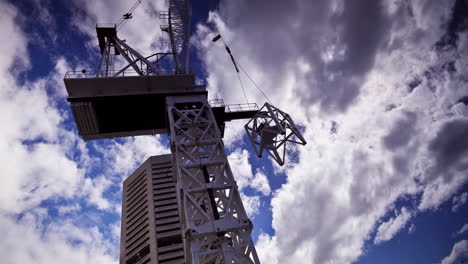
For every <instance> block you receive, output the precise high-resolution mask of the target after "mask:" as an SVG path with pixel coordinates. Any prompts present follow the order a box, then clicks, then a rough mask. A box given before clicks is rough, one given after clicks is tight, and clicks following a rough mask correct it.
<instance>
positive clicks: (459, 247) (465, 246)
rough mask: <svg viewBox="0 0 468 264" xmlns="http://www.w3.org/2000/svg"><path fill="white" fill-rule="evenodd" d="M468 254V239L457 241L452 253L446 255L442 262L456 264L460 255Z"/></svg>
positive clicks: (443, 263)
mask: <svg viewBox="0 0 468 264" xmlns="http://www.w3.org/2000/svg"><path fill="white" fill-rule="evenodd" d="M467 255H468V240H461V241H458V242H457V243H455V245H453V248H452V252H450V255H448V256H446V257H445V258H444V259H443V260H442V264H454V263H456V261H457V259H458V258H460V257H463V256H464V257H466V256H467Z"/></svg>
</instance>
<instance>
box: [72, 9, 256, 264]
mask: <svg viewBox="0 0 468 264" xmlns="http://www.w3.org/2000/svg"><path fill="white" fill-rule="evenodd" d="M189 14H190V12H189V10H188V3H187V1H186V0H171V1H170V5H169V11H168V12H164V13H162V14H161V18H162V19H164V20H165V21H166V23H165V24H163V25H162V26H161V29H162V30H163V31H166V32H168V33H169V39H170V43H171V46H172V50H171V52H166V53H154V54H153V55H150V56H147V57H144V56H142V55H141V54H140V53H138V52H137V51H136V50H135V49H133V48H132V47H131V46H130V45H129V44H128V43H126V42H125V41H122V40H121V39H120V38H119V37H118V36H117V26H116V25H98V26H97V27H96V32H97V37H98V41H99V47H100V51H101V60H100V63H99V66H98V69H97V71H96V72H89V71H85V70H83V71H82V72H68V73H67V74H66V76H65V79H64V82H65V86H66V88H67V92H68V95H69V96H68V98H67V100H68V101H69V102H70V104H71V109H72V113H73V117H74V119H75V121H76V124H77V127H78V132H79V134H80V135H81V136H82V137H83V138H84V139H85V140H93V139H104V138H115V137H125V136H135V135H151V134H160V133H168V134H169V135H170V142H171V152H172V170H173V173H174V176H175V177H174V183H171V184H175V190H176V193H177V196H176V197H177V206H178V208H179V209H178V210H179V211H180V221H179V222H178V223H179V226H180V231H181V232H180V233H181V234H182V238H183V239H182V240H183V250H184V251H185V259H183V261H181V260H180V259H177V260H173V261H172V260H171V261H172V262H171V261H169V262H164V261H162V260H159V261H157V259H158V257H154V256H153V257H151V256H149V257H147V255H148V254H150V252H153V251H154V252H158V251H157V250H155V249H151V245H153V246H154V245H156V244H157V240H155V239H152V240H151V239H150V238H151V237H155V235H151V234H149V233H147V232H149V231H148V230H151V228H147V227H145V226H144V225H143V224H144V223H146V224H148V223H149V225H151V223H152V222H154V221H155V223H153V224H152V225H156V226H158V223H157V221H158V220H157V219H156V220H154V221H153V220H150V219H154V217H153V216H151V214H152V213H151V212H153V211H154V210H157V208H156V207H154V206H149V205H151V204H153V202H149V200H151V199H149V198H145V199H147V200H144V199H143V198H141V197H143V196H141V197H140V196H138V195H144V194H145V193H147V194H148V195H149V194H150V193H152V189H151V191H142V190H143V189H141V190H140V189H138V190H137V191H132V193H133V192H136V193H138V195H136V194H133V196H129V197H127V193H126V191H127V187H125V186H126V185H124V189H125V190H124V205H123V206H124V207H123V214H122V217H123V218H122V222H123V224H122V226H123V228H126V226H127V225H128V226H132V228H133V229H132V230H136V231H135V233H131V230H128V233H127V231H125V234H127V235H128V236H127V235H123V236H122V246H123V245H125V249H124V251H123V255H122V254H121V263H125V264H139V263H168V264H169V263H171V264H172V263H188V264H198V263H213V264H214V263H216V264H217V263H229V264H231V263H255V264H257V263H259V260H258V257H257V253H256V251H255V247H254V244H253V241H252V239H251V232H252V228H253V227H252V223H251V221H250V220H249V218H248V216H247V214H246V212H245V209H244V207H243V205H242V201H241V198H240V194H239V190H238V187H237V184H236V181H235V180H234V176H233V174H232V171H231V168H230V166H229V163H228V160H227V157H226V154H225V152H224V144H223V141H222V135H223V133H224V122H226V121H230V120H233V119H239V118H252V117H253V116H254V115H255V114H256V113H257V112H258V107H256V104H249V105H237V106H236V107H233V106H231V107H230V106H225V105H224V104H223V102H222V101H217V102H216V104H214V105H210V104H209V103H208V101H207V91H206V88H205V87H204V86H202V85H196V84H195V81H194V80H195V78H194V75H193V74H191V73H190V72H189V69H188V57H189V52H188V51H189V39H188V36H189V29H190V18H189ZM118 56H119V57H120V58H123V59H124V61H125V62H126V66H124V67H119V68H118V69H116V67H117V65H119V64H118V63H117V62H116V61H117V59H118ZM171 58H172V59H171ZM168 59H171V60H170V61H171V63H172V65H173V67H170V68H167V67H165V66H167V61H168ZM212 106H213V107H212ZM142 166H143V165H142ZM135 177H136V176H135ZM154 177H156V176H154ZM133 178H134V177H133V176H132V177H130V178H129V179H133ZM145 179H146V178H145ZM149 179H150V178H148V180H141V181H143V182H148V184H149V182H150V180H149ZM153 184H156V183H154V182H153ZM165 184H166V185H167V184H169V182H168V183H165ZM128 185H129V186H140V188H143V187H141V186H147V185H143V184H140V185H137V184H134V185H130V183H129V184H128ZM155 186H156V185H155ZM128 188H130V187H128ZM135 188H136V187H135ZM145 188H149V187H145ZM154 188H156V187H154ZM148 190H150V189H148ZM154 194H155V195H157V189H154ZM128 195H130V194H128ZM145 197H147V196H145ZM148 197H149V196H148ZM127 199H128V200H127ZM148 199H149V200H148ZM171 199H173V198H171ZM142 201H147V203H146V207H145V205H144V204H145V203H143V202H142ZM130 206H133V207H131V208H127V207H130ZM155 206H156V205H155ZM132 208H133V209H132ZM135 208H136V209H135ZM145 208H146V209H145ZM151 208H153V209H151ZM154 208H156V209H154ZM124 209H125V210H124ZM133 214H135V215H133ZM145 215H149V216H150V217H146V218H145ZM156 215H157V214H156ZM142 219H143V220H144V219H147V220H145V221H146V222H145V221H143V220H142ZM138 221H140V222H138ZM148 221H149V222H148ZM139 225H142V226H141V227H140V226H139ZM173 225H176V222H174V223H173ZM122 230H123V231H122V232H124V229H122ZM144 230H146V231H144ZM145 232H146V233H145ZM146 235H148V236H146ZM145 238H147V239H150V240H147V241H153V242H151V243H152V244H151V243H149V242H148V243H149V244H145V243H146V242H144V241H143V240H144V239H145ZM139 239H143V240H142V241H143V242H141V241H140V240H139ZM145 241H146V240H145ZM155 241H156V242H155ZM156 246H157V245H156ZM164 246H165V247H166V246H172V247H178V246H177V245H176V244H174V245H164ZM160 248H162V247H160ZM174 250H175V249H174ZM171 252H172V251H171ZM174 252H175V251H174ZM154 254H156V253H154ZM153 260H154V261H157V262H152V261H153ZM169 260H170V259H169ZM150 261H151V262H150Z"/></svg>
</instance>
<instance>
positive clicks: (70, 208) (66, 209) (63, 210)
mask: <svg viewBox="0 0 468 264" xmlns="http://www.w3.org/2000/svg"><path fill="white" fill-rule="evenodd" d="M80 209H81V206H80V205H79V204H72V205H64V206H59V207H58V208H57V210H58V213H59V214H60V215H61V216H63V215H66V214H70V213H73V212H77V211H79V210H80Z"/></svg>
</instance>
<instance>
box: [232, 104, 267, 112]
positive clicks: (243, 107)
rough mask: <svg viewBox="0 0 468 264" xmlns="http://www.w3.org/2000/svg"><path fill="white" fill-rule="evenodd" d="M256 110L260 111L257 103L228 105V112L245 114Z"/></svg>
mask: <svg viewBox="0 0 468 264" xmlns="http://www.w3.org/2000/svg"><path fill="white" fill-rule="evenodd" d="M255 110H259V108H258V105H257V104H256V103H248V104H229V105H226V112H243V111H255Z"/></svg>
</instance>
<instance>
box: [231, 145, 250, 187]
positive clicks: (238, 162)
mask: <svg viewBox="0 0 468 264" xmlns="http://www.w3.org/2000/svg"><path fill="white" fill-rule="evenodd" d="M228 160H229V165H230V166H231V170H232V174H233V175H234V179H235V180H236V182H237V186H238V187H239V191H242V190H243V189H244V188H245V187H247V186H249V184H250V182H251V181H252V178H253V174H252V165H251V164H250V162H249V152H248V151H247V150H245V149H240V148H238V149H236V150H234V151H233V152H231V154H229V156H228Z"/></svg>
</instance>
